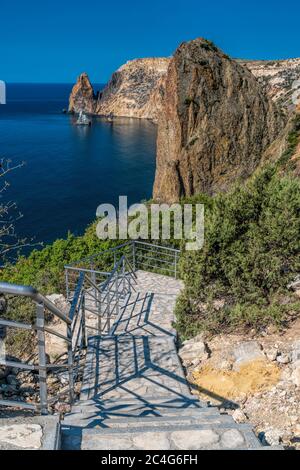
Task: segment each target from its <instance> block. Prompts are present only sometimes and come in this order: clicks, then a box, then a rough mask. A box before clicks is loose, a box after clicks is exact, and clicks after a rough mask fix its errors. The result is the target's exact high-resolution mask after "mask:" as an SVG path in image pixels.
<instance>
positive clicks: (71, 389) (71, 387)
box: [67, 325, 74, 404]
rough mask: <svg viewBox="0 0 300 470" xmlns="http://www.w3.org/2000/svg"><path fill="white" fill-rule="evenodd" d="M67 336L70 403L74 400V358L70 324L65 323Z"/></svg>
mask: <svg viewBox="0 0 300 470" xmlns="http://www.w3.org/2000/svg"><path fill="white" fill-rule="evenodd" d="M67 338H68V340H69V341H68V372H69V397H70V404H72V403H73V401H74V358H73V335H72V326H71V325H67Z"/></svg>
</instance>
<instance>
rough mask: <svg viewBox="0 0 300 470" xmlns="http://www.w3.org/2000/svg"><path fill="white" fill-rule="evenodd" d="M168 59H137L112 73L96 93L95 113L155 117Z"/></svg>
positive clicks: (159, 104)
mask: <svg viewBox="0 0 300 470" xmlns="http://www.w3.org/2000/svg"><path fill="white" fill-rule="evenodd" d="M169 61H170V60H169V59H160V58H156V59H136V60H131V61H129V62H127V63H126V64H125V65H123V66H122V67H120V68H119V69H118V70H117V71H116V72H115V73H114V74H113V76H112V78H111V80H110V81H109V83H108V85H107V86H106V87H105V88H104V90H103V92H102V93H101V94H100V95H99V98H98V103H97V107H96V114H99V115H104V116H107V115H109V114H113V115H114V116H122V117H135V118H143V119H152V120H154V121H156V120H157V118H158V116H159V114H160V111H161V106H162V96H163V90H164V80H165V77H166V73H167V68H168V65H169Z"/></svg>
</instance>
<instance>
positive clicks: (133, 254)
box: [132, 241, 136, 271]
mask: <svg viewBox="0 0 300 470" xmlns="http://www.w3.org/2000/svg"><path fill="white" fill-rule="evenodd" d="M132 267H133V270H134V271H136V246H135V241H133V242H132Z"/></svg>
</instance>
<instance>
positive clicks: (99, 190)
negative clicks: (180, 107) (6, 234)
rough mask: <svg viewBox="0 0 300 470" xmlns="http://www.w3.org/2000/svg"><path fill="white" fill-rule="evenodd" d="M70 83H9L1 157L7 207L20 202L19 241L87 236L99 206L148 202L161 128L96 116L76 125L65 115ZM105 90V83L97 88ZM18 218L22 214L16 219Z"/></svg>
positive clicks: (0, 126) (0, 124) (1, 121)
mask: <svg viewBox="0 0 300 470" xmlns="http://www.w3.org/2000/svg"><path fill="white" fill-rule="evenodd" d="M71 88H72V84H45V83H41V84H36V83H34V84H29V83H26V84H20V83H18V84H7V90H6V93H7V104H6V105H0V158H3V159H5V160H11V163H10V165H11V167H14V166H18V165H19V164H20V163H21V162H24V165H23V166H21V167H19V168H16V169H15V170H13V171H11V172H10V173H8V174H7V175H6V180H7V182H8V183H9V187H8V188H7V190H6V191H5V193H4V194H2V202H4V201H5V200H6V201H15V202H16V204H17V207H18V211H20V212H21V214H22V217H21V218H18V220H17V221H16V231H17V233H18V235H19V236H20V237H22V238H23V237H27V238H34V240H35V242H36V243H39V242H43V243H44V244H47V243H51V242H52V241H53V240H55V239H57V238H64V237H66V236H67V233H68V231H70V232H72V233H74V234H75V235H80V234H82V233H83V232H84V230H85V228H86V227H87V225H88V224H90V223H91V222H92V221H94V220H95V218H96V209H97V207H98V205H99V204H102V203H110V204H114V205H115V206H116V207H117V206H118V200H119V196H127V197H128V203H129V204H133V203H136V202H140V201H142V200H146V199H149V198H150V197H151V194H152V187H153V181H154V173H155V146H156V126H155V125H154V124H153V123H152V122H150V121H147V120H138V119H130V118H119V119H116V120H114V121H113V122H112V123H111V122H108V120H106V119H105V118H100V117H99V118H98V117H96V118H93V120H92V126H91V127H85V126H76V125H75V121H76V118H75V117H74V116H72V115H69V114H65V113H64V112H63V110H65V109H67V107H68V98H69V95H70V92H71ZM94 88H95V89H96V90H101V88H103V85H101V84H98V85H97V84H96V85H94ZM16 214H17V213H16Z"/></svg>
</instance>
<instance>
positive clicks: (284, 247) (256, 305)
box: [176, 167, 300, 336]
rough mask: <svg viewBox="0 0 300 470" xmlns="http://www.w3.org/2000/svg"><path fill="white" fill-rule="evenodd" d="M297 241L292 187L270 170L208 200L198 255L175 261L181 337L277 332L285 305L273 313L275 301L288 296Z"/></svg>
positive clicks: (297, 206)
mask: <svg viewBox="0 0 300 470" xmlns="http://www.w3.org/2000/svg"><path fill="white" fill-rule="evenodd" d="M299 234H300V182H299V180H297V179H296V178H293V177H289V176H285V177H281V176H280V175H278V173H277V172H276V169H275V168H274V167H268V168H267V169H265V170H263V171H261V172H260V173H258V174H256V175H255V176H254V177H252V178H251V179H250V180H249V181H248V182H247V183H246V184H245V185H244V186H237V187H235V188H234V189H233V190H232V191H230V192H229V193H227V194H219V195H217V196H216V197H214V198H212V199H211V200H210V203H209V204H207V205H206V211H205V244H204V247H203V249H202V250H201V251H199V252H186V253H184V255H183V257H182V261H181V266H180V271H181V276H182V277H183V279H184V281H185V286H186V287H185V291H184V293H183V294H182V296H181V298H180V299H179V300H178V302H177V307H176V315H177V328H178V329H179V331H180V332H181V334H182V335H183V336H191V335H193V334H194V333H195V332H197V331H199V330H210V331H214V332H219V331H221V330H222V329H224V328H232V327H236V326H249V327H257V328H260V327H262V326H266V325H267V324H269V323H275V324H277V325H280V324H284V322H285V321H286V314H287V311H288V310H289V303H290V302H293V299H290V300H288V302H287V305H288V306H286V305H284V304H282V305H281V304H280V302H279V301H278V295H279V293H282V294H284V295H286V296H290V295H291V294H289V293H288V292H287V291H286V286H287V284H288V282H289V281H290V280H291V279H293V277H294V276H295V273H296V272H298V271H299V270H300V258H299V253H300V237H299ZM276 299H277V300H276ZM216 301H219V302H220V301H222V303H224V306H223V307H222V308H220V306H219V304H218V302H217V304H216Z"/></svg>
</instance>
